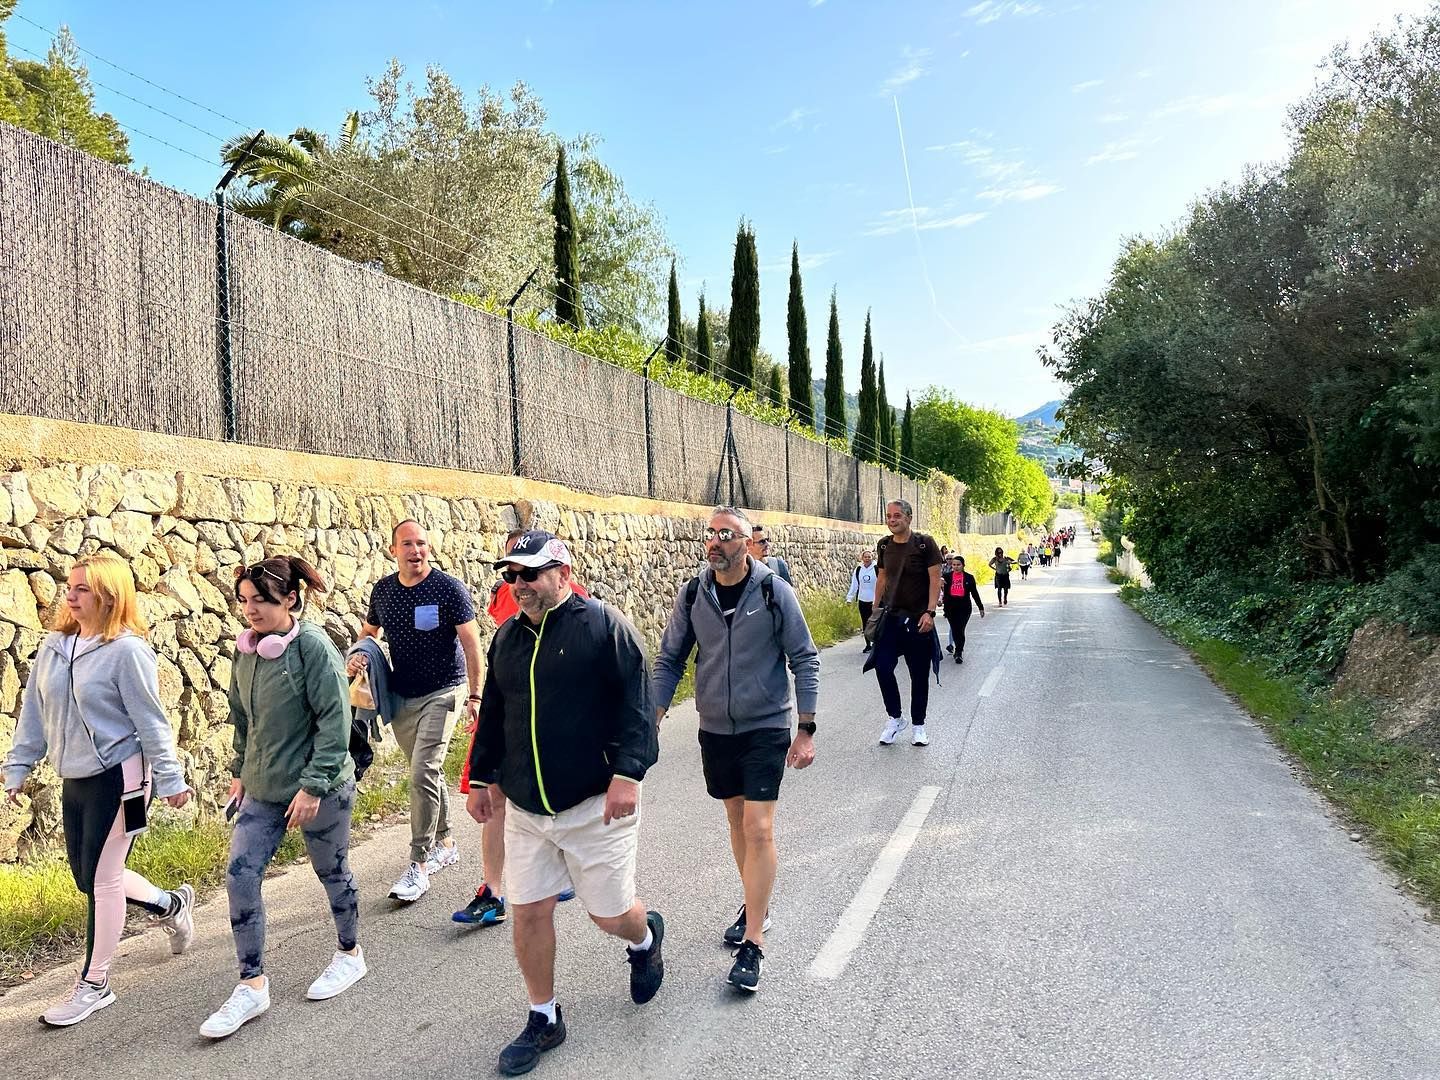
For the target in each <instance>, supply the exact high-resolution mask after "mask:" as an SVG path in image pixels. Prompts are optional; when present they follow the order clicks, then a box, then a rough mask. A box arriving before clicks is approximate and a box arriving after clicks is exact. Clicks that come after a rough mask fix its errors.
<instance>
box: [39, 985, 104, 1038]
mask: <svg viewBox="0 0 1440 1080" xmlns="http://www.w3.org/2000/svg"><path fill="white" fill-rule="evenodd" d="M114 1004H115V995H114V994H113V993H111V991H110V985H109V983H106V984H105V985H104V986H96V985H95V984H94V983H88V982H86V981H85V980H84V979H76V980H75V985H74V987H72V988H71V990H70V995H69V996H68V997H67V998H65V1000H63V1001H57V1002H56V1003H55V1004H54V1005H51V1006H50V1008H48V1009H46V1010H45V1011H44V1012H43V1013H41V1014H40V1020H41V1021H42V1022H43V1023H46V1024H49V1025H50V1026H51V1027H69V1026H70V1025H71V1024H78V1023H80V1021H81V1020H84V1019H85V1018H86V1017H87V1016H89V1015H90V1014H91V1013H93V1012H97V1011H99V1010H100V1009H103V1008H106V1007H107V1006H109V1005H114Z"/></svg>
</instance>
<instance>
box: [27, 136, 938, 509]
mask: <svg viewBox="0 0 1440 1080" xmlns="http://www.w3.org/2000/svg"><path fill="white" fill-rule="evenodd" d="M220 215H221V212H220V211H219V210H218V209H217V208H216V207H215V206H213V205H211V204H209V203H207V202H204V201H202V200H199V199H195V198H193V197H191V196H188V195H184V194H181V193H178V192H175V191H172V190H170V189H168V188H165V187H162V186H160V185H158V184H156V183H153V182H151V181H149V180H146V179H144V178H143V177H140V176H137V175H136V174H135V173H132V172H129V171H127V170H125V169H121V168H117V167H114V166H110V165H106V164H105V163H103V162H101V161H99V160H98V159H95V158H93V157H90V156H88V155H86V154H83V153H81V152H79V151H75V150H71V149H69V148H66V147H63V146H60V145H58V144H56V143H53V142H51V141H49V140H47V139H44V138H42V137H40V136H37V135H33V134H31V133H29V132H25V131H21V130H19V129H17V128H14V127H11V126H9V125H6V124H3V123H0V365H3V370H4V372H5V375H6V378H5V379H4V380H0V412H8V413H13V414H20V415H27V416H44V417H50V418H54V419H60V420H71V421H78V422H83V423H92V424H105V425H113V426H117V427H125V428H134V429H139V430H145V431H156V432H161V433H164V434H168V435H185V436H193V437H197V438H203V439H212V440H219V439H225V438H233V439H235V440H236V441H238V442H241V443H247V444H252V445H256V446H267V447H276V448H281V449H287V450H299V451H309V452H315V453H322V454H332V455H338V456H344V457H352V458H368V459H373V460H378V461H393V462H403V463H407V464H413V465H429V466H438V467H443V468H451V469H461V470H468V471H472V472H483V473H500V474H516V475H519V476H524V477H529V478H532V479H536V480H548V481H553V482H555V483H559V484H563V485H565V486H567V487H571V488H575V489H579V490H584V491H589V492H595V493H598V494H602V495H633V496H646V497H651V498H657V499H665V500H668V501H674V502H686V503H695V504H702V505H704V504H710V503H713V502H721V501H723V502H735V503H739V504H743V505H745V506H747V507H750V508H753V509H756V510H766V511H772V512H775V511H789V512H794V513H801V514H810V515H815V516H821V517H830V518H836V519H840V520H844V521H863V522H879V521H880V520H882V519H883V504H884V502H885V500H886V499H890V498H903V499H906V500H908V501H909V502H911V503H912V504H914V505H915V506H916V508H917V517H919V516H923V512H922V511H921V508H920V499H919V490H920V484H919V483H918V482H917V481H915V480H912V479H910V478H908V477H905V476H902V475H900V474H898V473H895V472H892V471H889V470H885V469H881V468H879V467H878V466H874V465H869V464H864V463H860V462H857V461H856V459H854V458H852V457H850V456H849V455H846V454H842V453H840V452H838V451H836V450H834V449H832V448H830V447H828V446H826V445H824V444H822V443H818V442H814V441H812V440H809V439H806V438H804V437H802V436H800V435H798V434H796V433H794V432H789V431H786V430H785V429H783V428H779V427H775V426H773V425H770V424H765V423H762V422H760V421H758V420H755V419H754V418H752V417H750V416H747V415H744V414H742V413H739V412H736V411H734V410H733V409H731V408H729V407H727V406H723V405H715V404H711V403H709V402H704V401H699V400H696V399H694V398H688V397H684V396H683V395H680V394H677V393H675V392H674V391H671V390H668V389H665V388H664V387H661V386H658V385H655V384H654V383H652V382H650V381H648V380H646V379H644V378H642V377H641V376H639V375H636V374H634V373H632V372H630V371H627V370H624V369H622V368H619V367H615V366H613V365H610V364H606V363H604V362H602V361H600V360H598V359H596V358H594V357H591V356H588V355H585V354H582V353H578V352H575V351H573V350H570V349H567V348H565V347H563V346H560V345H558V344H556V343H555V342H553V341H551V340H550V339H548V338H546V337H544V336H543V335H540V334H536V333H533V332H531V331H528V330H525V329H523V328H521V327H517V326H515V325H514V324H513V323H510V322H508V321H507V320H505V319H501V318H497V317H496V316H494V315H491V314H489V313H487V312H484V311H480V310H477V309H475V308H472V307H469V306H466V305H464V304H459V303H456V302H453V301H451V300H449V299H446V298H445V297H441V296H438V295H435V294H433V293H429V292H426V291H424V290H421V289H417V288H415V287H413V286H410V285H408V284H406V283H404V282H401V281H399V280H397V279H395V278H392V277H388V276H386V275H385V274H383V273H382V272H380V271H379V270H377V269H374V268H371V267H368V266H365V265H362V264H359V263H355V262H351V261H349V260H346V259H341V258H338V257H336V256H333V255H330V254H328V253H327V252H325V251H323V250H321V249H320V248H319V247H316V246H314V245H311V244H307V243H303V242H301V241H299V240H296V239H294V238H292V237H290V236H288V235H286V234H284V233H281V232H278V231H277V230H275V229H271V228H268V227H266V226H265V225H262V224H260V223H258V222H255V221H252V220H250V219H248V218H244V217H241V216H239V215H237V214H233V213H229V212H226V213H225V214H224V216H223V219H222V218H221V216H220ZM916 524H917V526H918V527H926V523H925V522H924V521H923V520H917V523H916Z"/></svg>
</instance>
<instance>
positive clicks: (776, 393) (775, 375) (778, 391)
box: [768, 364, 785, 409]
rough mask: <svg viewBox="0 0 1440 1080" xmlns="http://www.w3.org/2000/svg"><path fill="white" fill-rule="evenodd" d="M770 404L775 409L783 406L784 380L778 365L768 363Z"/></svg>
mask: <svg viewBox="0 0 1440 1080" xmlns="http://www.w3.org/2000/svg"><path fill="white" fill-rule="evenodd" d="M768 394H769V397H770V404H771V405H774V406H775V407H776V408H777V409H783V408H785V381H784V377H783V376H782V375H781V374H780V365H779V364H771V365H770V386H769V388H768Z"/></svg>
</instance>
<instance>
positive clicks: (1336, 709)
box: [1120, 584, 1440, 907]
mask: <svg viewBox="0 0 1440 1080" xmlns="http://www.w3.org/2000/svg"><path fill="white" fill-rule="evenodd" d="M1120 596H1121V598H1122V599H1123V600H1125V602H1126V603H1128V604H1130V606H1131V607H1133V608H1135V610H1136V611H1138V612H1139V613H1140V614H1141V615H1143V616H1145V617H1146V618H1147V619H1149V620H1150V621H1151V622H1152V623H1154V624H1155V625H1156V626H1158V627H1159V628H1160V629H1161V630H1162V631H1164V632H1165V633H1166V634H1167V635H1169V636H1170V637H1171V638H1173V639H1174V640H1175V641H1177V642H1178V643H1179V644H1181V645H1183V646H1184V647H1185V648H1186V649H1188V650H1189V651H1190V652H1191V654H1192V655H1193V656H1194V657H1195V659H1196V660H1197V661H1198V662H1199V663H1200V665H1201V666H1202V667H1203V668H1205V670H1206V671H1207V672H1209V673H1210V675H1211V677H1212V678H1214V680H1215V681H1216V682H1217V683H1218V684H1219V685H1220V686H1221V687H1223V688H1224V689H1226V690H1227V691H1229V692H1230V693H1231V694H1233V695H1234V696H1235V697H1236V698H1237V699H1238V700H1239V701H1240V703H1241V705H1243V706H1244V708H1245V709H1246V710H1247V711H1248V712H1249V713H1250V714H1251V715H1252V716H1254V717H1255V718H1256V720H1258V721H1259V722H1260V724H1261V726H1262V727H1263V728H1264V729H1265V731H1266V732H1267V733H1268V734H1269V736H1270V738H1271V739H1272V740H1273V741H1274V742H1276V743H1277V744H1278V745H1280V746H1281V747H1282V748H1284V749H1285V750H1287V751H1289V752H1290V753H1291V754H1293V755H1294V756H1295V757H1297V758H1299V759H1300V761H1302V762H1303V763H1304V764H1305V767H1306V769H1307V771H1308V772H1309V775H1310V778H1311V780H1312V782H1313V783H1314V784H1315V786H1316V787H1318V788H1319V789H1320V790H1321V791H1322V792H1323V793H1324V794H1325V795H1326V796H1328V797H1329V798H1330V799H1331V800H1332V801H1333V802H1335V803H1336V804H1337V805H1338V806H1340V807H1341V808H1342V809H1343V810H1344V811H1345V812H1346V813H1347V814H1348V815H1349V816H1350V817H1351V818H1352V819H1353V820H1354V821H1356V822H1358V823H1361V824H1363V825H1364V826H1366V827H1367V828H1368V829H1369V831H1370V837H1371V840H1372V841H1373V843H1374V844H1375V845H1376V847H1377V848H1378V849H1379V851H1380V853H1381V854H1382V855H1383V856H1384V857H1385V860H1386V861H1387V862H1389V863H1390V865H1391V866H1393V867H1394V868H1395V869H1396V870H1397V871H1399V873H1400V874H1401V876H1402V877H1403V878H1404V879H1405V882H1406V884H1408V885H1409V886H1411V887H1412V888H1413V889H1414V890H1415V891H1416V892H1417V893H1418V894H1419V895H1420V896H1421V898H1422V899H1423V900H1424V901H1425V902H1426V903H1427V904H1429V905H1431V906H1432V907H1437V906H1440V769H1437V764H1440V762H1437V759H1436V758H1435V756H1434V755H1432V754H1429V753H1427V752H1425V751H1423V750H1420V749H1417V748H1414V747H1409V746H1405V745H1401V744H1396V743H1391V742H1387V741H1385V740H1383V739H1380V738H1378V737H1377V736H1376V735H1375V734H1374V731H1373V728H1372V714H1371V712H1370V710H1369V709H1368V708H1367V707H1366V706H1365V705H1363V704H1362V703H1361V702H1359V701H1357V700H1353V699H1351V700H1344V701H1338V702H1337V701H1332V700H1330V699H1329V698H1328V697H1326V696H1325V695H1324V694H1323V692H1320V691H1317V690H1316V689H1315V688H1314V687H1313V686H1312V685H1309V684H1307V683H1306V682H1305V681H1304V680H1303V679H1302V678H1300V677H1298V676H1296V675H1288V674H1285V673H1283V672H1281V671H1279V670H1277V669H1276V668H1275V667H1274V666H1273V665H1272V663H1270V662H1269V661H1268V660H1267V659H1264V657H1265V654H1264V653H1262V652H1258V651H1254V650H1253V649H1247V648H1246V647H1245V646H1244V645H1242V644H1240V643H1237V642H1234V641H1224V640H1221V639H1219V638H1216V637H1214V636H1211V635H1210V633H1208V630H1207V627H1206V625H1205V623H1204V622H1203V620H1200V619H1197V618H1194V617H1192V616H1189V615H1187V614H1186V613H1185V612H1184V611H1183V609H1181V608H1180V607H1179V606H1178V605H1176V604H1175V603H1174V602H1173V601H1170V602H1166V601H1164V600H1163V599H1162V598H1160V597H1158V596H1157V595H1156V594H1155V593H1154V591H1153V590H1142V589H1140V587H1139V586H1138V585H1135V584H1130V585H1127V586H1125V587H1124V588H1122V589H1121V591H1120Z"/></svg>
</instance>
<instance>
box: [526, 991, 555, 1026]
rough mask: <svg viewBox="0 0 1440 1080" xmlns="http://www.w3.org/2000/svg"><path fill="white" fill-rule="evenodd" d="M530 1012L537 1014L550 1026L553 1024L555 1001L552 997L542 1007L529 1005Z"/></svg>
mask: <svg viewBox="0 0 1440 1080" xmlns="http://www.w3.org/2000/svg"><path fill="white" fill-rule="evenodd" d="M530 1011H531V1012H538V1013H539V1014H540V1015H541V1016H543V1017H545V1019H546V1021H548V1022H549V1023H551V1024H553V1023H555V999H554V998H553V997H552V998H551V999H550V1000H549V1001H547V1002H545V1004H544V1005H531V1006H530Z"/></svg>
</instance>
